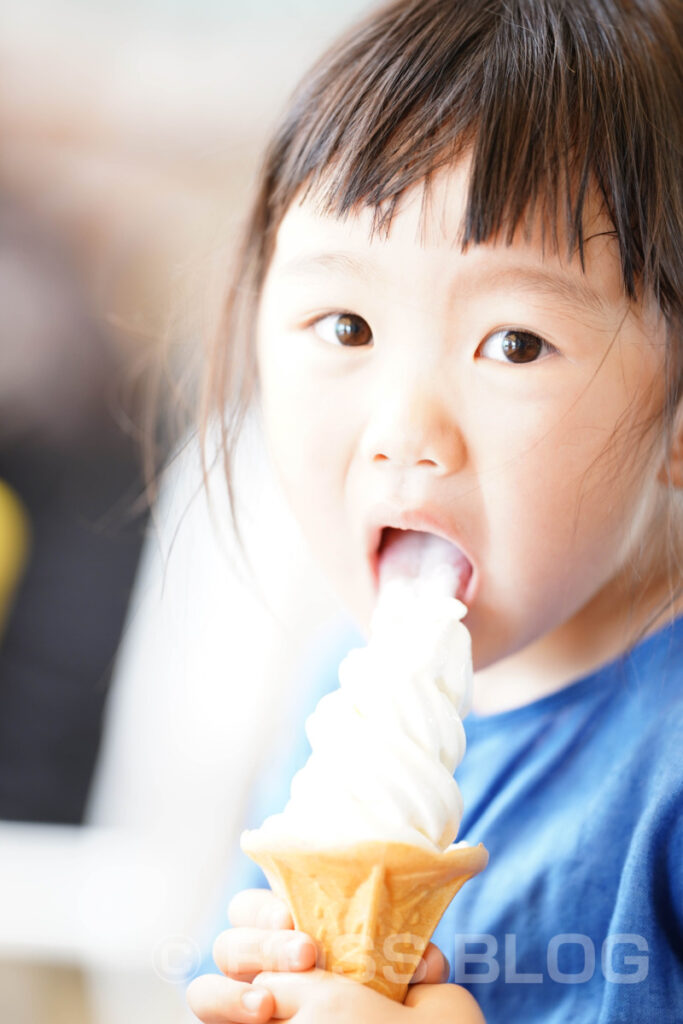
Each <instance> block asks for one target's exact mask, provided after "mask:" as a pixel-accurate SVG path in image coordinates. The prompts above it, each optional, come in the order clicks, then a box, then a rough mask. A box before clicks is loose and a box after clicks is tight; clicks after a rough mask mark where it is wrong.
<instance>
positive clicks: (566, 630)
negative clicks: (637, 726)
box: [472, 581, 683, 715]
mask: <svg viewBox="0 0 683 1024" xmlns="http://www.w3.org/2000/svg"><path fill="white" fill-rule="evenodd" d="M662 608H663V609H664V610H661V609H662ZM681 613H683V594H678V595H676V598H675V599H674V600H672V599H671V590H670V585H669V583H668V581H666V582H660V583H659V584H658V585H657V586H654V587H653V588H652V589H651V591H649V592H648V594H647V596H646V597H645V596H642V595H641V596H640V598H639V599H638V601H637V603H635V602H634V601H633V600H631V599H629V600H628V601H624V593H623V586H622V585H620V584H619V581H614V583H613V584H612V585H611V586H610V587H609V588H606V589H604V590H603V591H601V592H600V593H599V594H598V595H596V596H595V597H594V598H593V599H592V600H591V601H590V602H589V604H587V605H586V606H585V607H584V608H582V609H581V611H580V612H578V613H577V614H576V615H574V616H572V617H571V618H570V619H569V620H568V621H567V622H565V623H563V624H562V625H561V626H558V627H557V628H556V629H554V630H552V631H551V632H550V633H547V634H545V635H544V636H542V637H539V639H538V640H535V641H534V642H533V643H531V644H529V645H528V646H527V647H524V648H523V649H522V650H520V651H516V652H515V653H514V654H512V655H511V656H510V657H508V658H504V659H503V660H502V661H499V662H496V664H494V665H489V666H488V667H487V668H485V669H482V670H480V671H479V672H476V673H475V676H474V700H473V705H472V710H473V711H474V712H475V713H476V714H478V715H492V714H496V713H498V712H500V711H509V710H511V709H512V708H516V707H522V706H523V705H524V704H529V703H531V702H532V701H535V700H539V699H540V698H541V697H546V696H548V695H549V694H551V693H554V692H556V691H557V690H561V689H562V688H563V687H564V686H567V685H568V684H569V683H571V682H573V681H574V680H576V679H580V678H581V677H582V676H585V675H588V674H589V673H590V672H594V671H595V670H596V669H598V668H600V666H601V665H605V664H607V663H608V662H610V661H612V660H614V659H615V658H617V657H618V656H619V655H620V654H622V653H623V652H624V651H625V650H627V649H628V648H629V647H631V646H632V645H633V643H635V642H637V641H638V640H639V639H644V638H645V637H646V636H650V635H651V634H652V633H655V632H657V630H659V629H661V628H663V626H665V625H666V624H667V623H668V622H671V621H673V620H674V619H675V618H676V617H677V615H679V614H681ZM641 634H642V635H641Z"/></svg>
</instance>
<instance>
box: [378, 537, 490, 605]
mask: <svg viewBox="0 0 683 1024" xmlns="http://www.w3.org/2000/svg"><path fill="white" fill-rule="evenodd" d="M471 575H472V566H471V565H470V562H469V560H468V559H467V558H466V557H465V555H464V554H463V553H462V551H461V550H460V549H459V548H458V547H456V546H455V544H451V543H450V541H447V540H444V539H443V537H436V536H435V535H434V534H433V533H419V532H417V531H415V530H394V529H387V530H386V531H385V534H384V539H383V543H382V547H381V549H380V554H379V580H380V586H382V585H383V584H384V583H387V582H388V581H389V580H391V579H396V578H397V577H403V578H408V579H414V580H419V581H420V583H421V584H422V583H424V584H425V585H429V586H430V587H434V588H438V589H439V590H440V591H441V592H442V593H444V594H447V595H448V596H450V597H457V598H459V599H460V600H462V598H463V595H464V593H465V591H466V589H467V584H468V583H469V580H470V576H471Z"/></svg>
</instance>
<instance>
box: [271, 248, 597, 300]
mask: <svg viewBox="0 0 683 1024" xmlns="http://www.w3.org/2000/svg"><path fill="white" fill-rule="evenodd" d="M320 271H323V272H325V271H328V272H329V271H332V272H336V273H339V272H341V273H343V274H348V275H351V276H353V277H359V278H365V279H366V280H368V279H369V280H376V279H377V276H378V274H377V269H376V267H375V266H374V265H373V264H372V263H371V262H370V261H368V260H365V259H363V258H362V257H359V256H356V255H355V254H352V253H347V252H323V253H315V254H310V255H306V256H300V257H297V258H295V259H293V260H290V261H288V262H287V263H285V264H284V265H283V266H282V267H281V269H280V271H279V273H280V275H281V276H284V277H306V276H307V275H309V274H314V273H317V272H320ZM484 283H485V286H486V287H488V286H490V287H492V288H496V287H500V286H501V285H510V284H513V285H515V286H517V287H518V288H519V289H520V290H521V291H524V292H534V293H536V294H542V295H549V296H551V297H553V298H559V299H562V300H563V301H565V302H569V303H571V304H573V305H579V306H584V307H586V308H587V309H590V310H592V311H593V312H594V313H598V314H604V313H605V311H606V310H607V307H608V306H609V301H608V300H607V299H606V298H605V297H604V296H603V295H601V294H600V292H598V291H596V289H595V288H593V287H591V285H589V284H588V282H587V281H586V280H585V279H582V278H580V277H575V276H571V277H570V276H567V275H564V274H556V273H553V271H551V270H545V269H543V268H542V267H522V266H516V267H515V266H512V267H501V268H500V269H498V270H492V271H486V272H485V273H484Z"/></svg>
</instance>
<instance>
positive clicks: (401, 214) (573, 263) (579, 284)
mask: <svg viewBox="0 0 683 1024" xmlns="http://www.w3.org/2000/svg"><path fill="white" fill-rule="evenodd" d="M469 170H470V164H469V160H462V161H460V162H459V163H458V164H456V165H451V166H448V167H445V168H443V169H442V170H440V171H439V172H438V173H437V174H435V175H434V176H433V177H432V179H431V180H430V181H429V183H425V182H419V183H417V184H416V185H414V186H412V187H411V188H410V189H408V190H407V191H406V192H405V193H404V194H403V195H402V196H400V198H399V202H398V205H397V208H396V211H395V212H394V214H393V217H392V219H391V221H390V224H389V228H388V231H387V233H386V234H384V233H380V232H378V231H376V230H374V224H375V210H374V208H373V207H370V206H363V207H360V208H355V209H354V210H352V211H350V212H349V213H348V214H347V215H345V216H344V217H338V216H335V215H334V214H330V213H325V212H322V211H321V208H320V202H319V197H318V196H317V195H309V196H306V197H305V198H303V199H301V198H297V199H295V200H294V202H293V203H292V204H291V205H290V207H289V209H288V210H287V212H286V214H285V216H284V218H283V220H282V223H281V225H280V228H279V231H278V235H277V239H276V246H275V251H274V254H273V260H272V262H271V267H270V270H271V272H272V273H273V274H275V275H278V276H279V275H296V276H297V277H298V278H299V279H301V278H302V277H304V278H305V277H306V275H310V276H311V277H312V276H313V275H315V274H320V273H322V272H325V273H327V274H328V275H330V274H334V273H336V274H337V275H339V276H342V275H344V274H347V273H355V274H356V276H358V274H359V273H360V272H361V271H362V269H363V267H366V268H367V269H368V272H370V273H371V272H372V271H373V270H377V271H378V272H379V271H382V272H384V273H385V274H386V275H387V276H389V277H391V276H394V277H396V276H397V275H398V276H400V277H401V278H407V279H410V277H411V274H413V273H415V274H416V275H417V274H418V273H419V271H420V269H423V270H424V271H425V273H426V274H428V275H433V274H435V273H436V274H438V273H439V271H440V270H441V269H444V270H447V271H449V272H451V271H453V272H463V273H464V272H465V271H467V272H468V273H469V272H471V273H474V274H476V273H478V272H479V271H481V272H486V273H489V274H490V273H493V272H495V271H496V270H498V269H499V270H501V271H505V270H509V269H513V268H515V267H522V268H525V269H527V270H530V269H535V270H536V271H539V272H540V271H543V272H544V273H550V272H556V273H558V274H560V275H562V277H563V278H564V279H565V280H566V281H569V280H570V279H571V281H572V282H573V284H574V285H575V286H576V288H578V290H579V292H580V293H582V294H583V298H584V300H585V301H586V303H587V304H588V305H591V304H593V305H595V304H596V303H595V302H591V294H590V293H591V291H592V292H593V293H594V296H595V295H596V294H597V296H598V298H602V299H604V301H605V302H607V303H609V304H611V305H619V306H622V305H623V304H624V303H625V293H624V289H623V284H622V278H621V267H620V261H619V250H618V244H617V242H616V239H615V237H614V232H613V230H612V225H611V223H610V221H609V219H608V218H607V217H606V216H605V215H604V214H603V213H602V212H601V210H600V208H599V206H598V204H597V201H596V200H595V198H593V197H592V198H591V200H590V201H589V202H588V203H587V206H586V214H585V218H584V226H585V238H586V242H587V244H586V245H585V250H584V266H583V267H582V265H581V261H580V259H579V255H578V253H577V252H574V253H568V252H567V243H566V234H565V232H564V231H563V230H562V223H561V218H558V223H557V225H556V228H557V244H553V227H554V225H551V224H549V223H544V222H543V221H542V220H541V218H540V217H536V219H534V220H531V221H530V223H529V224H528V226H527V228H525V227H521V226H520V227H519V228H518V229H517V231H516V232H515V234H514V236H513V239H512V241H511V242H510V243H508V241H507V240H506V239H505V238H504V237H498V238H494V239H490V240H488V241H486V242H484V243H481V244H479V245H475V244H470V245H469V246H468V248H467V249H466V250H465V251H464V252H463V251H462V248H461V238H462V231H463V225H464V218H465V214H466V209H467V201H468V189H469Z"/></svg>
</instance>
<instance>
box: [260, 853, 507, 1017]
mask: <svg viewBox="0 0 683 1024" xmlns="http://www.w3.org/2000/svg"><path fill="white" fill-rule="evenodd" d="M242 849H243V850H244V852H245V853H247V854H248V855H249V856H250V857H251V858H252V860H254V861H256V863H257V864H259V865H260V866H261V867H262V868H263V870H264V872H265V875H266V877H267V879H268V881H269V882H270V885H271V888H272V889H273V891H274V892H276V893H277V894H278V895H279V896H281V897H283V898H284V899H285V900H286V902H287V903H288V905H289V907H290V909H291V912H292V916H293V918H294V924H295V927H296V928H297V929H299V930H300V931H302V932H305V933H306V934H307V935H310V936H311V937H312V938H314V939H315V940H316V942H317V943H318V947H319V959H318V966H319V967H322V968H324V969H325V970H328V971H334V972H335V973H338V974H342V975H344V976H345V977H347V978H351V979H353V980H354V981H358V982H361V983H362V984H365V985H368V986H369V987H370V988H373V989H375V990H376V991H377V992H380V993H381V994H382V995H385V996H388V997H389V998H390V999H394V1000H396V1001H397V1002H403V1000H404V998H405V995H406V992H407V990H408V982H409V981H410V979H411V978H412V976H413V974H414V973H415V969H416V968H417V965H418V963H419V962H420V958H421V957H422V954H423V953H424V951H425V949H426V948H427V946H428V944H429V940H430V938H431V937H432V934H433V932H434V929H435V928H436V926H437V924H438V923H439V920H440V919H441V916H442V915H443V913H444V911H445V910H446V908H447V906H448V904H449V903H450V901H451V900H452V898H453V896H454V895H455V894H456V892H457V891H458V890H459V889H460V888H461V886H462V885H464V883H465V882H466V881H467V880H468V879H469V878H472V876H473V875H476V874H478V873H479V872H480V871H481V870H482V869H483V868H485V867H486V864H487V862H488V853H487V851H486V850H485V848H484V846H483V845H482V844H481V843H480V844H479V845H478V846H468V847H459V848H454V847H450V848H449V849H448V850H445V851H444V852H443V853H438V852H433V853H432V852H430V851H429V850H423V849H421V848H420V847H417V846H411V845H408V844H406V843H382V842H366V843H357V844H354V845H352V846H347V847H340V848H338V849H331V850H308V849H303V848H300V847H294V846H288V847H285V846H279V847H275V846H271V847H267V846H266V845H264V844H263V843H262V842H258V841H257V840H255V839H253V838H251V837H250V836H249V834H247V835H245V836H244V837H243V840H242Z"/></svg>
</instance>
